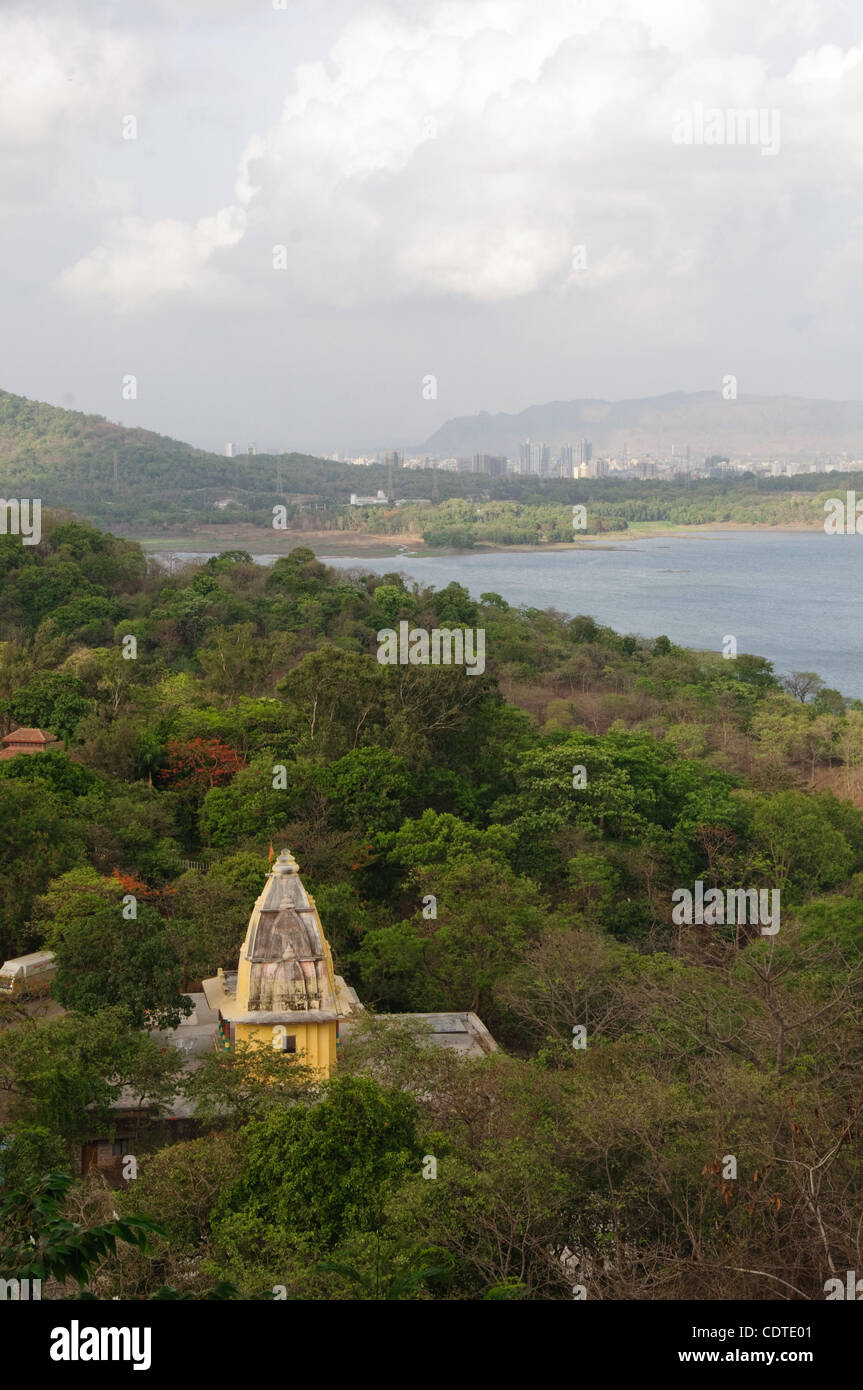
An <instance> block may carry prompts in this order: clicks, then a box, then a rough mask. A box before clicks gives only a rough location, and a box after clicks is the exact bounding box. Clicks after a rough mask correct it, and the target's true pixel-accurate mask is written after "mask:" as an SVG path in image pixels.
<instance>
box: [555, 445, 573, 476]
mask: <svg viewBox="0 0 863 1390" xmlns="http://www.w3.org/2000/svg"><path fill="white" fill-rule="evenodd" d="M572 461H573V460H572V445H571V444H561V446H560V454H559V455H558V462H559V463H560V476H561V477H562V478H571V477H572V476H573V472H572Z"/></svg>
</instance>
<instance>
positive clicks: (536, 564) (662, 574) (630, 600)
mask: <svg viewBox="0 0 863 1390" xmlns="http://www.w3.org/2000/svg"><path fill="white" fill-rule="evenodd" d="M184 558H186V557H184ZM257 558H258V559H259V560H262V561H269V562H272V560H273V559H274V558H275V557H273V556H258V557H257ZM321 558H322V559H325V561H326V563H327V564H328V565H331V566H333V568H335V569H352V568H360V569H365V570H371V571H373V572H375V573H377V574H386V573H388V572H392V571H394V570H399V571H401V572H402V573H403V574H405V575H407V576H408V577H409V578H410V579H415V580H419V581H420V582H421V583H423V584H433V585H435V587H437V588H443V587H444V586H445V585H446V584H449V583H450V582H451V581H453V580H457V581H458V583H460V584H463V585H464V586H465V588H467V589H469V590H470V592H471V593H472V594H474V595H475V596H478V595H479V594H481V593H485V592H486V591H488V590H493V591H494V592H496V593H498V594H501V595H502V596H503V597H504V598H505V599H507V600H508V602H510V603H512V604H529V605H530V606H531V607H534V608H556V609H558V610H559V611H560V612H563V613H571V614H575V613H588V614H590V615H591V617H593V618H595V619H596V620H597V622H599V623H604V624H607V625H608V626H609V627H613V628H615V629H616V630H617V631H618V632H624V633H626V632H631V633H635V634H637V635H639V636H644V637H656V636H658V634H659V633H665V634H666V635H667V636H668V637H670V638H671V640H672V641H673V642H676V643H678V644H680V645H681V646H687V647H702V648H712V649H713V650H715V651H721V649H722V639H723V637H724V636H725V635H726V633H731V634H733V635H734V636H735V637H736V638H737V644H738V650H739V651H741V652H756V653H757V654H758V655H759V656H766V657H767V658H768V659H769V660H770V661H772V662H773V663H774V665H775V667H776V670H777V672H779V673H780V674H781V673H785V672H788V671H817V672H818V674H819V675H820V676H822V677H823V679H824V680H825V681H826V682H827V684H828V685H831V686H834V687H836V688H837V689H838V690H841V691H842V692H843V694H845V695H854V696H860V697H863V633H861V628H860V626H859V625H858V624H859V614H858V612H857V605H858V602H859V595H860V593H861V591H863V537H857V536H853V535H851V536H826V535H824V534H823V532H820V531H819V532H804V533H796V534H785V535H777V534H774V533H771V532H764V531H759V532H753V531H750V532H728V531H724V532H720V531H714V532H706V531H701V532H696V533H693V534H691V535H687V536H681V537H677V536H674V537H663V538H657V539H654V540H642V541H626V542H623V543H622V544H620V545H619V546H617V547H615V548H613V549H599V548H594V547H589V548H585V549H583V550H556V551H550V552H547V553H541V552H540V553H536V554H535V553H533V552H529V551H517V552H516V551H513V552H510V553H496V554H491V555H489V554H486V555H450V556H441V557H438V558H427V557H426V558H421V559H420V558H417V559H414V558H412V557H410V556H406V557H398V558H395V559H394V558H392V557H390V558H388V559H378V558H376V559H362V558H356V559H353V558H343V557H340V558H333V557H326V556H322V557H321Z"/></svg>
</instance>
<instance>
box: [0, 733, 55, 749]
mask: <svg viewBox="0 0 863 1390" xmlns="http://www.w3.org/2000/svg"><path fill="white" fill-rule="evenodd" d="M59 742H60V740H59V739H58V738H57V737H55V735H54V734H46V733H45V732H44V730H42V729H13V731H12V733H11V734H5V735H4V736H3V743H4V744H5V745H7V746H8V745H9V744H16V743H37V744H42V745H44V744H46V743H59Z"/></svg>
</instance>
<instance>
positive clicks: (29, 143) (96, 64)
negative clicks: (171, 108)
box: [0, 9, 143, 153]
mask: <svg viewBox="0 0 863 1390" xmlns="http://www.w3.org/2000/svg"><path fill="white" fill-rule="evenodd" d="M142 57H143V55H142V53H141V50H140V47H139V45H137V44H136V43H134V42H133V41H132V39H131V38H130V37H129V36H128V35H124V34H123V33H122V32H119V31H117V30H108V29H100V28H99V27H90V26H88V25H85V24H83V23H81V22H78V21H76V20H74V19H66V18H64V17H63V15H62V14H61V15H59V16H58V17H52V18H51V19H50V20H49V19H48V18H47V17H43V18H41V19H34V18H33V17H32V16H31V15H28V14H26V13H21V12H20V11H16V10H14V9H13V10H11V11H7V12H6V13H0V151H2V150H12V151H15V152H19V153H20V152H21V151H22V150H25V151H26V150H30V151H34V150H36V149H38V148H39V147H40V146H42V147H44V146H50V145H54V146H60V145H63V144H65V143H66V142H67V141H68V140H69V138H70V136H72V135H73V134H74V133H75V132H78V133H80V131H81V129H82V128H85V127H92V126H93V125H95V124H101V125H102V126H103V127H104V128H105V129H107V128H108V123H109V122H113V125H114V127H115V128H116V131H117V134H118V137H119V131H120V120H121V117H122V116H123V115H124V114H125V111H126V107H125V105H124V103H125V102H126V100H127V99H129V98H130V97H131V96H132V95H133V93H134V91H135V90H136V88H137V85H138V81H139V78H140V75H141V69H142Z"/></svg>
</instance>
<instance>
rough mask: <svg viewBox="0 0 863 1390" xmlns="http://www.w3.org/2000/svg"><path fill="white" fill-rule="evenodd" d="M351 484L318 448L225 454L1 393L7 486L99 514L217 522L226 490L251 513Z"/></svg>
mask: <svg viewBox="0 0 863 1390" xmlns="http://www.w3.org/2000/svg"><path fill="white" fill-rule="evenodd" d="M279 481H281V488H280V489H279V492H278V493H277V491H276V489H277V487H278V484H279ZM350 483H351V470H349V469H348V467H347V466H346V465H344V464H339V463H332V462H328V461H327V460H324V459H318V458H315V457H313V456H311V455H307V454H296V453H292V454H285V455H282V456H281V457H279V458H278V459H276V458H274V457H272V456H270V455H256V456H252V457H248V456H240V457H239V458H224V457H222V456H221V455H219V454H212V453H208V452H207V451H206V450H205V449H195V448H193V447H192V446H191V445H190V444H184V443H182V442H181V441H180V440H177V439H170V438H168V437H167V436H166V435H161V434H155V433H154V432H153V431H152V430H144V429H131V428H127V427H126V426H123V425H114V424H112V423H111V422H110V421H108V420H106V419H105V418H104V417H103V416H101V415H85V414H83V413H82V412H81V411H77V410H63V409H60V408H58V407H56V406H51V405H44V404H43V403H42V402H41V401H31V400H28V399H27V398H26V397H24V396H15V395H12V394H11V393H10V392H8V391H0V490H2V492H3V494H4V495H14V496H21V497H41V499H42V502H43V505H44V506H48V507H69V508H72V509H73V510H75V511H76V512H79V513H80V514H81V515H83V516H86V517H88V518H90V519H93V520H99V521H104V520H111V521H113V522H115V523H116V524H117V525H124V524H125V525H127V526H128V525H131V524H134V523H141V524H151V525H152V524H156V523H159V522H171V521H186V520H210V521H212V520H216V519H218V517H219V513H218V511H216V512H215V513H214V508H215V504H216V503H217V502H218V501H220V500H223V499H224V498H225V497H226V496H230V497H232V498H234V499H236V505H235V507H234V508H233V509H232V511H233V516H234V517H235V519H247V518H246V517H245V512H246V511H254V512H255V513H256V514H257V513H260V512H261V509H262V508H263V507H266V508H267V510H269V508H271V507H272V505H273V502H274V501H276V500H278V497H279V496H281V495H283V494H286V493H287V494H291V493H302V494H310V493H311V494H315V495H321V494H322V493H327V492H328V491H330V490H331V489H332V490H333V491H334V493H336V494H337V495H338V500H339V501H346V500H347V496H348V493H349V491H350ZM353 485H354V486H356V482H355V478H354V483H353Z"/></svg>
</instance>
